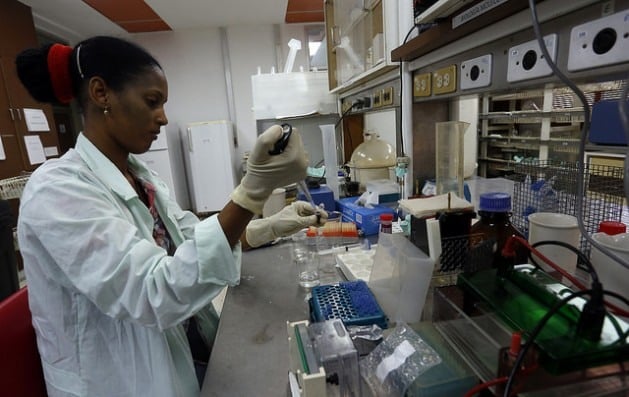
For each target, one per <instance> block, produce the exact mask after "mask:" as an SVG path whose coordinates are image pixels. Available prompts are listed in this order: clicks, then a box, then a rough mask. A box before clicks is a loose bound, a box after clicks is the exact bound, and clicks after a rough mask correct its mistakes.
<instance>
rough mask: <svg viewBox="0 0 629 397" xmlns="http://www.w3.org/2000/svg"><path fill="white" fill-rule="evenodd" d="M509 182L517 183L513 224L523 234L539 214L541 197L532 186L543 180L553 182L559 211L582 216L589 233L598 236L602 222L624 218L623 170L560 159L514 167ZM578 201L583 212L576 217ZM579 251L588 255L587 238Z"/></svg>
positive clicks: (588, 245)
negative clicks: (580, 190)
mask: <svg viewBox="0 0 629 397" xmlns="http://www.w3.org/2000/svg"><path fill="white" fill-rule="evenodd" d="M579 175H581V176H579ZM578 178H583V180H582V182H583V184H584V190H585V192H586V195H585V196H579V195H578V192H577V181H578ZM509 179H511V180H513V181H514V182H515V184H514V190H513V215H512V217H511V222H512V223H513V224H514V225H515V227H516V228H517V229H518V230H520V231H522V233H523V234H524V235H528V233H529V222H528V215H529V214H531V213H533V212H538V211H539V210H538V209H537V205H538V203H539V196H538V194H536V192H535V191H533V190H532V189H531V186H532V184H534V183H536V182H538V181H540V180H542V179H543V180H545V181H548V180H551V179H553V180H554V184H553V187H554V193H555V195H556V196H555V199H556V202H557V204H558V206H557V210H556V212H558V213H561V214H567V215H573V216H580V217H581V219H582V220H583V226H584V227H585V229H586V230H587V231H588V233H590V234H594V233H596V232H597V231H598V227H599V224H600V222H602V221H606V220H615V221H620V219H621V216H622V212H623V200H624V193H623V183H624V170H623V168H622V167H618V166H612V165H607V164H593V163H588V162H586V163H585V164H583V165H581V166H580V165H579V164H578V163H573V162H566V161H557V160H543V161H542V160H538V161H528V162H523V163H519V164H515V165H514V172H513V174H512V175H509ZM577 200H582V207H583V211H581V213H580V214H577ZM577 248H579V250H580V251H581V252H589V250H590V244H589V243H588V242H587V241H586V239H585V237H584V236H582V237H581V241H580V244H579V245H578V246H577Z"/></svg>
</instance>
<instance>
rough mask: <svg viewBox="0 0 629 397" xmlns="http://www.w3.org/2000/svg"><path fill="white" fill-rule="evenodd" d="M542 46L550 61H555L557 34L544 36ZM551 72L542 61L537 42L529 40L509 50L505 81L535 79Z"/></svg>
mask: <svg viewBox="0 0 629 397" xmlns="http://www.w3.org/2000/svg"><path fill="white" fill-rule="evenodd" d="M544 44H545V45H546V49H547V50H548V54H549V55H550V57H551V60H552V61H553V62H555V60H556V59H557V34H556V33H553V34H549V35H546V36H544ZM552 73H553V70H552V69H551V68H550V66H548V62H546V60H545V59H544V55H543V54H542V51H541V49H540V48H539V44H538V43H537V40H531V41H528V42H526V43H522V44H520V45H517V46H515V47H511V48H510V49H509V60H508V64H507V81H508V82H514V81H520V80H528V79H533V78H535V77H544V76H550V75H551V74H552Z"/></svg>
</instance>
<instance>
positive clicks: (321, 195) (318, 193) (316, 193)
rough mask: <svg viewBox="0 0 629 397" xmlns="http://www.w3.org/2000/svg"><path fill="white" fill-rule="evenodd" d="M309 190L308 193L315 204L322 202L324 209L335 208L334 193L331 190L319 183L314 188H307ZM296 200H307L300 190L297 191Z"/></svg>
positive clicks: (330, 209) (332, 209)
mask: <svg viewBox="0 0 629 397" xmlns="http://www.w3.org/2000/svg"><path fill="white" fill-rule="evenodd" d="M308 190H309V191H310V195H311V196H312V200H314V202H315V204H316V205H319V204H321V203H323V205H324V209H325V210H326V211H335V210H336V202H335V201H334V193H332V190H331V189H330V188H329V187H327V186H325V185H321V186H320V187H318V188H316V189H308ZM297 200H302V201H308V200H307V199H306V196H305V195H304V193H303V192H302V191H301V190H300V191H299V193H297Z"/></svg>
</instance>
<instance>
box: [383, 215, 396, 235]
mask: <svg viewBox="0 0 629 397" xmlns="http://www.w3.org/2000/svg"><path fill="white" fill-rule="evenodd" d="M380 233H387V234H391V233H393V214H391V213H384V214H380Z"/></svg>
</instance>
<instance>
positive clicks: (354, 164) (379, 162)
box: [348, 132, 396, 191]
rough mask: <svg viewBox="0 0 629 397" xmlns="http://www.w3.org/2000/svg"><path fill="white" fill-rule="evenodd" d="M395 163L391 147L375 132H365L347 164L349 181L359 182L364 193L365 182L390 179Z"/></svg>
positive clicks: (393, 151)
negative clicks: (362, 139)
mask: <svg viewBox="0 0 629 397" xmlns="http://www.w3.org/2000/svg"><path fill="white" fill-rule="evenodd" d="M395 162H396V156H395V150H394V149H393V146H391V144H390V143H388V142H386V141H384V140H382V139H380V136H379V135H378V134H376V133H375V132H366V133H365V134H364V141H363V142H362V143H361V144H360V145H358V146H357V147H356V149H354V152H353V153H352V157H351V159H350V161H349V162H348V165H349V168H350V175H351V179H352V180H353V181H356V182H359V183H360V185H361V190H362V191H364V190H365V185H366V183H367V181H371V180H374V179H391V174H392V172H393V167H395Z"/></svg>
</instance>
